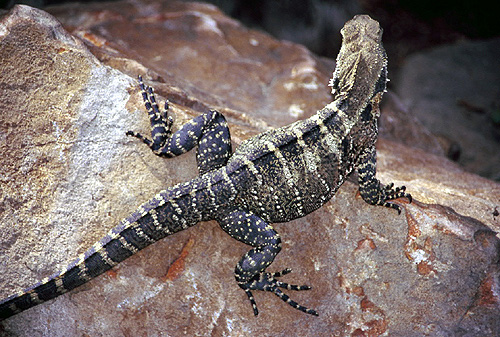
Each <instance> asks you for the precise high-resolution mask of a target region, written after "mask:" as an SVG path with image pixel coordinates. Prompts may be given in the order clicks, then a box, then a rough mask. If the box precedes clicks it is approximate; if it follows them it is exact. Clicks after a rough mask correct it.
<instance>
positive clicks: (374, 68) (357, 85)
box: [329, 15, 387, 103]
mask: <svg viewBox="0 0 500 337" xmlns="http://www.w3.org/2000/svg"><path fill="white" fill-rule="evenodd" d="M340 33H341V34H342V47H341V48H340V52H339V54H338V56H337V62H336V67H335V71H334V73H333V77H332V79H331V80H330V82H329V86H331V87H332V94H334V95H335V99H338V98H342V97H349V98H350V99H352V100H354V101H356V102H358V103H361V102H367V101H368V100H369V99H370V97H373V96H375V95H376V94H377V93H379V92H382V93H383V92H384V91H385V88H386V82H387V56H386V53H385V50H384V47H383V46H382V28H381V27H380V25H379V23H378V22H377V21H375V20H373V19H372V18H370V17H369V16H368V15H356V16H355V17H354V18H353V19H351V20H349V21H347V22H346V24H345V25H344V27H343V28H342V30H341V31H340Z"/></svg>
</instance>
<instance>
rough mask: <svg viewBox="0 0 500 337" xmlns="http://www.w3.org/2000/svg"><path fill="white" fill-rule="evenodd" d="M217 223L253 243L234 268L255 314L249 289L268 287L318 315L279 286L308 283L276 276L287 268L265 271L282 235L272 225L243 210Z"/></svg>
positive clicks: (255, 309) (271, 260)
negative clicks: (298, 282) (288, 281)
mask: <svg viewBox="0 0 500 337" xmlns="http://www.w3.org/2000/svg"><path fill="white" fill-rule="evenodd" d="M219 224H220V226H221V227H222V229H223V230H224V231H226V232H227V233H228V234H229V235H231V236H232V237H233V238H235V239H237V240H239V241H241V242H244V243H246V244H248V245H250V246H252V247H254V248H252V249H251V250H249V251H248V252H247V253H246V254H245V255H243V257H242V258H241V260H240V261H239V262H238V264H237V265H236V268H235V271H234V273H235V278H236V281H237V282H238V285H239V286H240V288H241V289H243V290H244V291H245V293H246V294H247V296H248V299H249V300H250V303H251V304H252V307H253V312H254V315H258V313H259V311H258V309H257V304H256V303H255V299H254V297H253V294H252V290H262V291H270V292H272V293H274V294H275V295H276V296H278V297H279V298H281V299H282V300H283V301H284V302H286V303H288V304H289V305H291V306H292V307H293V308H295V309H298V310H300V311H302V312H305V313H307V314H311V315H318V314H317V312H316V311H315V310H312V309H308V308H306V307H304V306H302V305H300V304H298V303H297V302H295V301H293V300H291V299H290V297H288V295H286V294H285V293H283V292H282V291H281V290H280V288H283V289H288V290H309V289H311V287H309V286H297V285H293V284H288V283H285V282H281V281H279V280H277V278H278V277H280V276H283V275H286V274H288V273H290V272H291V270H290V269H285V270H283V271H281V272H278V273H269V272H266V271H265V269H266V268H267V267H268V266H269V265H270V264H271V263H272V262H273V261H274V258H275V257H276V255H277V254H278V253H279V252H280V250H281V239H280V237H279V235H278V233H276V231H275V230H274V229H273V228H272V227H271V225H269V224H268V223H266V222H265V221H264V220H262V219H261V218H259V217H258V216H257V215H255V214H253V213H251V212H244V211H233V212H231V213H230V214H228V215H227V216H225V217H224V218H222V219H221V220H220V221H219Z"/></svg>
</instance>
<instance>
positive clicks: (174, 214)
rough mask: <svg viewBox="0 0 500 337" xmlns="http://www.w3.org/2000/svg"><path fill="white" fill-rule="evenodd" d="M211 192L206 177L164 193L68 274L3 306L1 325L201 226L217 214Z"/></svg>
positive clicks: (85, 255)
mask: <svg viewBox="0 0 500 337" xmlns="http://www.w3.org/2000/svg"><path fill="white" fill-rule="evenodd" d="M194 186H195V187H196V188H193V187H194ZM211 187H212V185H211V182H210V177H208V179H207V175H205V179H201V178H195V179H194V180H191V181H190V182H187V183H183V184H179V185H177V186H174V187H172V188H169V189H167V190H164V191H162V192H160V193H159V194H157V195H156V196H155V197H154V198H153V199H151V200H150V201H149V202H147V203H145V204H143V205H142V206H140V207H139V208H138V209H137V210H136V211H135V212H134V213H132V215H131V216H129V217H128V218H126V219H125V220H123V221H121V222H120V224H119V225H118V226H116V227H114V228H113V229H111V230H110V231H109V232H108V234H107V235H106V236H104V237H103V238H102V239H101V240H100V241H98V242H96V243H95V244H94V245H93V246H92V247H91V248H90V249H89V250H87V251H86V252H85V253H83V254H81V255H80V256H79V257H78V259H76V260H75V261H73V263H71V264H70V265H69V266H68V267H66V268H65V269H64V270H62V271H61V272H59V273H56V274H54V275H52V276H51V277H48V278H45V279H43V280H42V281H41V282H39V283H37V284H35V285H34V286H32V287H30V288H28V289H26V290H24V291H22V292H20V293H19V294H17V295H13V296H10V297H8V298H6V299H5V300H3V301H1V302H0V320H3V319H5V318H8V317H10V316H12V315H15V314H17V313H19V312H21V311H24V310H26V309H29V308H31V307H34V306H36V305H38V304H40V303H43V302H45V301H48V300H50V299H53V298H55V297H57V296H59V295H61V294H64V293H66V292H68V291H70V290H72V289H74V288H76V287H78V286H80V285H82V284H84V283H86V282H88V281H89V280H91V279H93V278H94V277H96V276H98V275H100V274H102V273H104V272H105V271H107V270H109V269H111V268H112V267H113V266H115V265H116V264H118V263H120V262H121V261H123V260H125V259H126V258H128V257H129V256H132V255H133V254H135V253H136V252H138V251H139V250H141V249H143V248H145V247H146V246H149V245H150V244H152V243H154V242H156V241H158V240H160V239H162V238H164V237H166V236H168V235H171V234H173V233H175V232H178V231H180V230H183V229H186V228H188V227H190V226H192V225H195V224H196V223H198V222H199V221H204V220H209V219H210V216H211V215H208V214H204V213H206V212H202V210H204V209H205V210H207V209H210V207H209V206H207V205H202V204H201V203H202V202H203V200H204V201H205V203H206V202H209V200H207V198H200V197H198V195H199V193H205V192H206V189H208V188H211ZM203 190H205V191H203ZM211 201H214V200H211Z"/></svg>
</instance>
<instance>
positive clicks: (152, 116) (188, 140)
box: [127, 76, 232, 174]
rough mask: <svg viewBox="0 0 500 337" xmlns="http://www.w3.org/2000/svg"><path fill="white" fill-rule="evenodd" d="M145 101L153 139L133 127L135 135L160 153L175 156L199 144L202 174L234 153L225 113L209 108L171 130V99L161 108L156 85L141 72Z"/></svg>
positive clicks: (159, 154) (214, 167)
mask: <svg viewBox="0 0 500 337" xmlns="http://www.w3.org/2000/svg"><path fill="white" fill-rule="evenodd" d="M139 87H140V88H141V93H142V98H143V100H144V105H145V106H146V110H147V111H148V115H149V120H150V123H151V139H148V138H147V137H145V136H143V135H141V134H140V133H136V132H133V131H127V136H133V137H136V138H138V139H140V140H142V142H143V143H145V144H146V145H147V146H149V148H150V149H151V150H152V151H153V152H154V153H155V154H156V155H158V156H162V157H168V158H170V157H175V156H179V155H181V154H183V153H186V152H187V151H189V150H191V149H192V148H194V147H195V146H198V151H197V153H196V161H197V163H198V170H199V171H200V174H203V173H206V172H208V171H212V170H215V169H218V168H220V167H222V166H224V165H225V164H226V163H227V160H228V159H229V157H230V156H231V153H232V150H231V136H230V134H229V127H228V125H227V122H226V119H225V118H224V116H223V115H222V114H221V113H220V112H218V111H216V110H210V111H208V112H206V113H204V114H202V115H200V116H198V117H196V118H194V119H192V120H190V121H189V122H187V123H186V124H184V125H183V126H182V127H181V128H180V129H179V130H178V131H177V132H175V133H174V134H172V131H171V129H172V124H173V119H172V117H171V116H169V115H168V108H169V106H168V101H167V102H165V109H164V110H163V111H160V109H159V107H158V104H157V102H156V97H155V94H154V92H153V88H151V87H149V86H146V85H145V84H144V82H143V81H142V77H141V76H139Z"/></svg>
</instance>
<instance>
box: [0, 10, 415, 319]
mask: <svg viewBox="0 0 500 337" xmlns="http://www.w3.org/2000/svg"><path fill="white" fill-rule="evenodd" d="M341 35H342V45H341V48H340V52H339V54H338V56H337V59H336V66H335V70H334V72H333V76H332V78H331V79H330V82H329V84H328V85H329V86H330V87H332V89H331V92H332V95H333V100H332V101H331V103H329V104H327V105H326V106H325V107H324V108H322V109H320V110H318V111H317V112H316V113H315V114H314V115H312V116H311V117H309V118H307V119H304V120H298V121H296V122H294V123H292V124H290V125H287V126H284V127H281V128H277V129H272V130H268V131H265V132H263V133H261V134H258V135H256V136H254V137H251V138H249V139H247V140H245V141H243V142H242V143H241V144H240V146H239V147H238V148H237V149H236V150H235V151H234V152H233V151H232V144H231V137H230V133H229V128H228V124H227V122H226V119H225V117H224V116H223V115H222V114H221V113H219V112H218V111H217V110H209V111H207V112H205V113H203V114H201V115H199V116H198V117H195V118H194V119H192V120H191V121H189V122H187V123H186V124H184V125H183V126H181V127H180V128H179V129H178V130H177V131H176V132H173V131H172V126H173V124H174V123H173V122H174V121H173V118H172V116H171V115H170V114H169V113H168V110H169V103H168V100H167V101H165V104H164V108H162V109H160V108H159V105H158V103H157V101H156V97H155V93H154V90H153V88H152V87H150V86H147V85H146V84H144V82H143V79H142V77H141V76H139V87H140V90H141V94H142V98H143V101H144V104H145V108H146V110H147V113H148V116H149V119H150V124H151V138H150V139H149V138H147V137H145V136H143V135H141V134H140V133H136V132H133V131H128V132H126V135H128V136H131V137H135V138H137V139H139V140H140V141H142V142H143V143H145V144H146V145H147V146H148V147H149V148H150V149H151V150H152V151H153V153H155V154H156V155H158V156H160V157H167V158H169V157H174V156H179V155H181V154H183V153H186V152H188V151H190V150H191V149H194V148H197V152H196V160H197V166H198V170H199V175H198V176H197V177H195V178H193V179H192V180H190V181H188V182H184V183H180V184H177V185H175V186H173V187H170V188H167V189H165V190H163V191H161V192H159V193H158V194H157V195H156V196H154V197H153V198H152V199H151V200H150V201H148V202H146V203H144V204H142V205H141V206H140V207H139V208H137V210H136V211H135V212H133V213H132V214H131V215H130V216H129V217H127V218H125V219H124V220H122V221H121V222H120V223H119V224H118V225H117V226H116V227H114V228H112V229H111V230H110V231H109V232H108V234H107V235H105V236H104V237H103V238H102V239H101V240H100V241H98V242H97V243H95V244H94V245H93V246H92V247H91V248H90V249H89V250H87V251H86V252H85V253H83V254H81V255H80V256H79V257H78V258H77V259H76V260H75V261H74V262H72V263H71V264H69V266H68V267H66V268H65V269H63V270H62V271H61V272H59V273H56V274H54V275H52V276H50V277H47V278H45V279H43V280H42V281H40V282H39V283H37V284H35V285H34V286H32V287H31V288H28V289H26V290H24V291H22V292H20V293H18V294H16V295H13V296H10V297H8V298H6V299H4V300H3V301H2V302H0V320H1V319H5V318H8V317H10V316H12V315H14V314H17V313H19V312H21V311H23V310H26V309H28V308H31V307H33V306H35V305H38V304H40V303H42V302H45V301H48V300H50V299H52V298H55V297H57V296H59V295H61V294H63V293H66V292H68V291H70V290H72V289H74V288H76V287H78V286H80V285H82V284H84V283H86V282H88V281H89V280H90V279H93V278H95V277H97V276H98V275H100V274H102V273H103V272H105V271H107V270H109V269H111V268H112V267H114V266H115V265H116V264H118V263H120V262H121V261H123V260H125V259H126V258H127V257H129V256H131V255H133V254H135V253H136V252H137V251H139V250H141V249H143V248H144V247H146V246H148V245H150V244H152V243H154V242H156V241H158V240H160V239H162V238H164V237H166V236H169V235H171V234H174V233H176V232H178V231H181V230H184V229H187V228H189V227H191V226H193V225H195V224H197V223H198V222H201V221H209V220H216V221H217V222H218V223H219V225H220V227H221V228H222V229H223V230H224V231H225V232H226V233H228V234H229V235H230V236H231V237H233V238H235V239H236V240H239V241H241V242H243V243H245V244H247V245H249V246H251V249H250V250H249V251H248V252H247V253H245V254H244V255H243V257H242V258H241V259H240V260H239V262H238V263H237V265H236V267H235V270H234V276H235V278H236V282H237V284H238V286H239V287H240V288H241V289H243V290H244V292H245V293H246V295H247V297H248V299H249V301H250V304H251V306H252V309H253V313H254V315H256V316H257V315H258V313H259V311H258V309H257V304H256V302H255V299H254V297H253V293H252V291H258V290H260V291H268V292H272V293H274V294H275V295H276V296H278V297H279V298H280V299H281V300H283V301H284V302H286V303H288V304H289V305H290V306H292V307H293V308H295V309H298V310H300V311H302V312H304V313H307V314H311V315H316V316H317V315H318V312H317V311H316V310H313V309H309V308H307V307H305V306H302V305H300V304H298V303H297V302H295V301H293V300H292V299H291V298H290V297H289V296H288V295H287V294H286V293H285V292H284V291H282V290H281V289H286V290H297V291H300V290H309V289H311V287H309V286H307V285H294V284H288V283H285V282H283V281H280V280H279V278H280V277H281V276H283V275H285V274H288V273H290V271H291V270H290V269H284V270H282V271H280V272H268V271H267V267H269V265H271V263H272V262H273V260H274V259H275V257H276V255H277V254H278V253H279V252H280V250H281V238H280V235H279V234H278V233H277V232H276V231H275V229H274V228H273V227H272V226H271V224H273V223H282V222H287V221H290V220H293V219H297V218H301V217H304V216H305V215H307V214H309V213H311V212H313V211H314V210H316V209H318V208H320V207H321V206H322V205H324V204H325V203H326V202H327V201H328V200H330V199H331V198H332V197H333V195H334V194H335V193H336V191H337V190H338V188H339V187H340V186H341V185H342V184H343V183H344V181H345V180H346V178H347V177H348V176H349V175H350V174H351V173H353V172H357V177H358V185H359V193H360V195H361V197H362V199H363V200H364V201H366V202H367V203H369V204H372V205H381V206H385V207H390V208H393V209H395V210H397V211H398V213H401V207H400V206H399V205H397V204H395V203H393V202H391V201H392V200H394V199H398V198H407V199H408V200H409V202H411V195H410V194H408V193H406V192H405V191H406V188H405V186H401V187H394V184H389V185H383V184H381V183H380V181H379V180H378V179H377V178H376V177H375V175H376V149H375V143H376V140H377V136H378V126H377V121H378V118H379V116H380V109H379V103H380V100H381V98H382V95H383V93H384V92H385V91H386V85H387V82H388V78H387V56H386V53H385V50H384V48H383V46H382V28H381V27H380V25H379V23H378V22H377V21H375V20H373V19H371V18H370V17H369V16H367V15H357V16H355V17H354V18H353V19H351V20H350V21H348V22H346V24H345V25H344V27H343V28H342V30H341Z"/></svg>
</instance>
